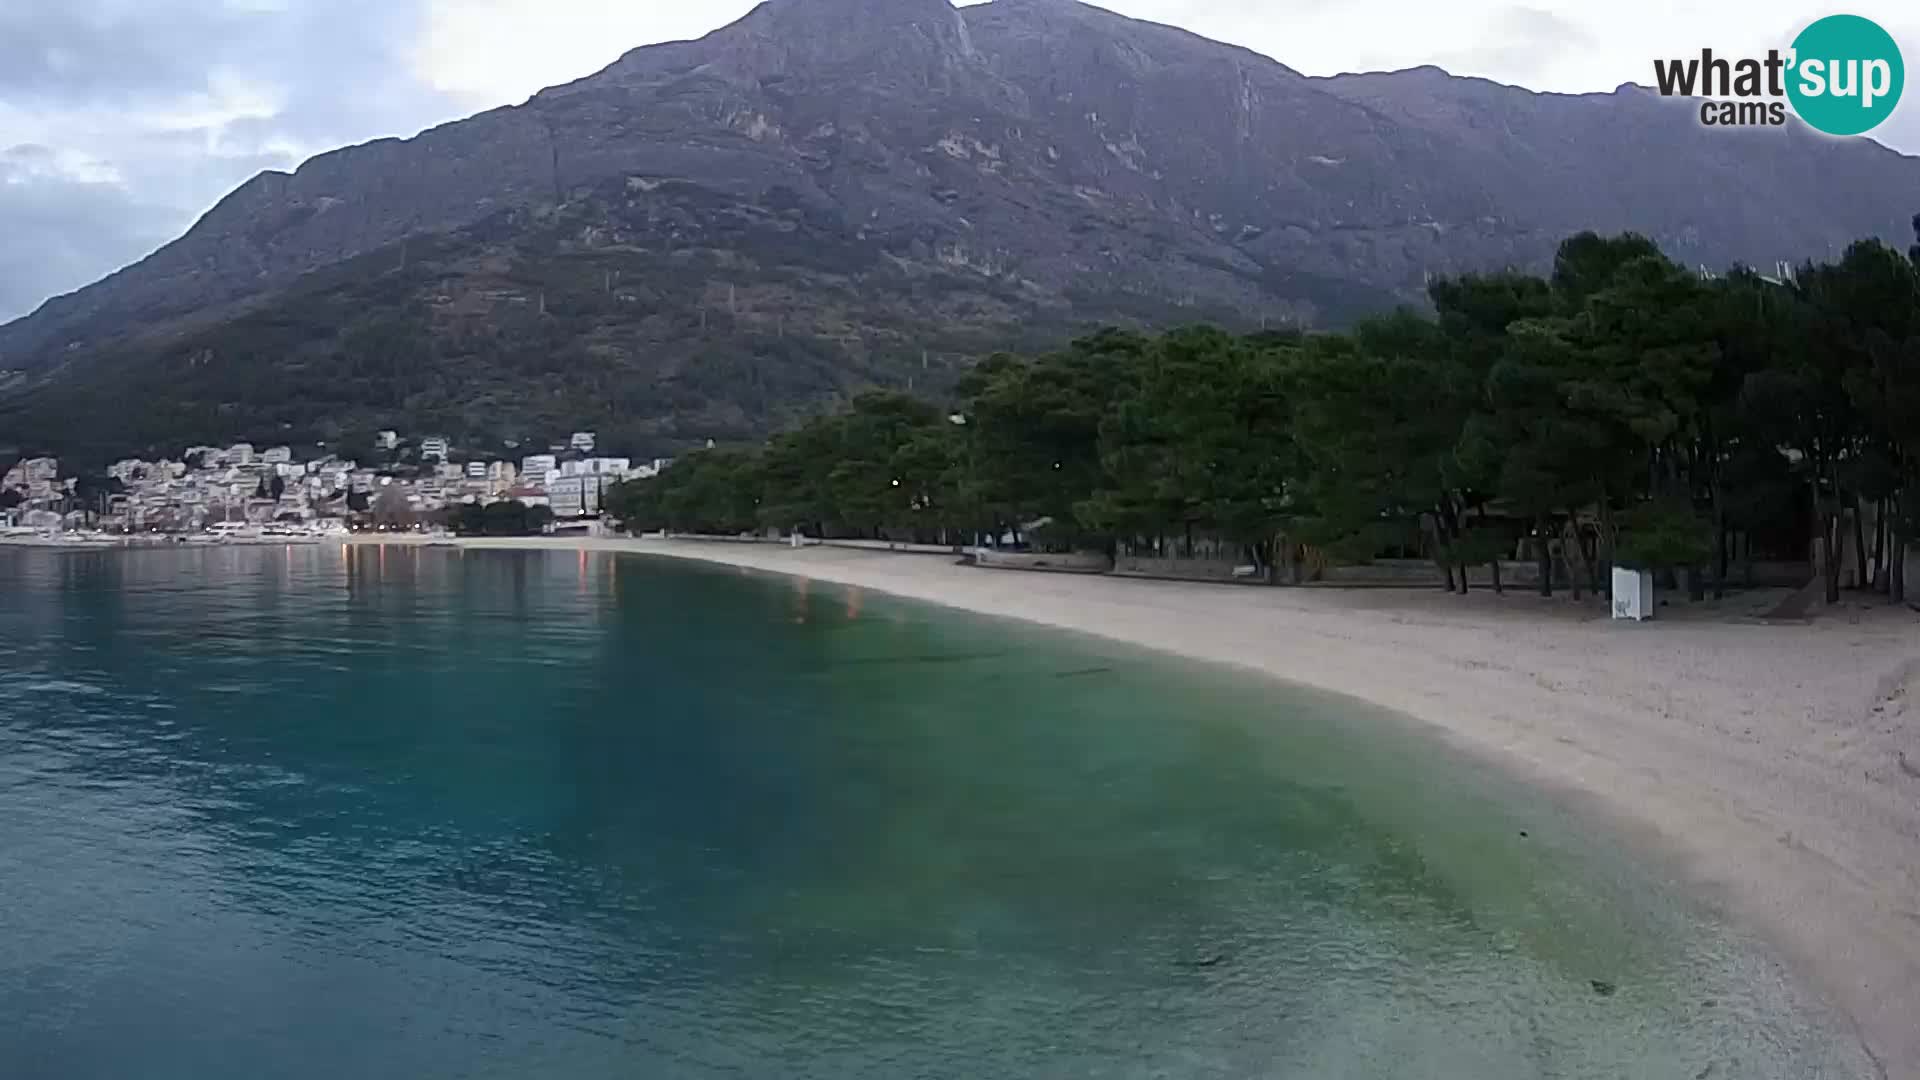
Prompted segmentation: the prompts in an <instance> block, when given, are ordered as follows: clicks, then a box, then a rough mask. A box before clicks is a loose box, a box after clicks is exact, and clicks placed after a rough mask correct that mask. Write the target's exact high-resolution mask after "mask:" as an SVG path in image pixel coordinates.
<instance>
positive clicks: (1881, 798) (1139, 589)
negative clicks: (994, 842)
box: [462, 539, 1920, 1080]
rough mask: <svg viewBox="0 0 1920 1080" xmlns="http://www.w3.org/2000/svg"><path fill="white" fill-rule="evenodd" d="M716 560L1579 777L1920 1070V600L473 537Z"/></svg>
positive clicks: (1863, 1029)
mask: <svg viewBox="0 0 1920 1080" xmlns="http://www.w3.org/2000/svg"><path fill="white" fill-rule="evenodd" d="M462 544H463V545H465V546H474V547H509V548H543V547H544V548H564V549H568V550H572V549H577V548H582V547H584V548H588V549H592V550H605V551H627V552H639V553H644V554H649V555H657V556H668V557H674V558H684V559H694V560H699V561H703V562H711V563H723V564H727V565H733V566H740V567H746V568H751V569H754V570H761V571H768V572H773V573H780V574H797V575H804V576H807V577H810V578H813V579H816V580H819V581H824V582H833V583H839V584H847V585H856V586H860V587H863V588H870V589H875V590H879V591H882V592H886V593H891V594H895V595H898V596H903V597H909V598H912V599H916V600H924V601H930V602H933V603H937V604H942V605H946V606H949V607H954V608H961V609H965V610H969V611H974V612H979V613H983V614H989V615H998V616H1005V617H1010V618H1016V619H1022V620H1027V621H1030V622H1035V623H1041V624H1045V625H1049V626H1054V627H1059V628H1063V629H1068V630H1074V631H1080V632H1084V633H1089V634H1095V635H1099V636H1102V637H1106V638H1110V639H1114V640H1118V641H1124V642H1127V643H1129V644H1134V645H1139V646H1143V647H1146V648H1151V649H1156V650H1162V651H1165V652H1169V653H1175V654H1179V655H1181V656H1186V657H1190V658H1195V659H1200V660H1208V661H1214V662H1219V663H1226V664H1231V665H1235V666H1238V667H1242V668H1247V669H1251V670H1253V671H1256V672H1260V673H1264V674H1266V675H1270V676H1274V677H1277V678H1281V679H1286V680H1290V681H1293V682H1297V683H1303V684H1306V685H1310V686H1314V687H1317V688H1320V689H1324V690H1329V691H1334V692H1337V693H1343V694H1347V695H1350V696H1352V697H1356V698H1359V699H1362V700H1364V701H1367V702H1370V703H1373V704H1375V705H1379V706H1383V707H1386V708H1390V709H1394V710H1398V711H1400V712H1403V713H1407V714H1410V715H1412V716H1414V717H1417V718H1419V719H1421V720H1423V721H1425V722H1427V723H1429V724H1432V725H1434V726H1436V727H1437V728H1439V729H1440V730H1441V731H1442V732H1443V733H1444V734H1445V735H1446V736H1447V737H1449V738H1450V739H1451V740H1453V741H1454V742H1456V743H1457V744H1458V745H1460V746H1462V747H1464V748H1466V749H1469V750H1472V751H1475V752H1479V753H1482V754H1484V755H1486V756H1488V757H1490V758H1492V759H1493V760H1495V761H1497V762H1500V763H1504V764H1506V765H1508V766H1511V767H1516V768H1518V769H1519V770H1520V771H1522V772H1523V773H1524V774H1525V775H1528V776H1530V777H1531V778H1533V779H1534V780H1536V781H1538V782H1541V783H1544V784H1546V785H1549V786H1551V787H1554V788H1557V789H1560V790H1562V791H1565V792H1568V793H1572V794H1574V795H1575V796H1576V797H1578V798H1579V799H1581V800H1582V801H1583V802H1585V803H1590V804H1591V805H1592V806H1593V807H1595V808H1596V809H1597V810H1599V811H1601V812H1604V813H1606V814H1608V815H1610V816H1611V817H1613V818H1614V819H1615V820H1617V821H1618V822H1619V823H1621V824H1622V825H1624V826H1625V827H1626V828H1627V829H1629V830H1630V831H1632V832H1633V833H1635V834H1639V835H1644V837H1645V838H1646V839H1647V840H1648V842H1649V843H1650V844H1655V845H1658V849H1659V854H1658V857H1660V858H1665V859H1667V860H1669V861H1670V862H1671V864H1672V867H1673V871H1674V873H1675V874H1676V875H1678V876H1679V877H1681V878H1682V879H1683V880H1686V881H1688V882H1689V883H1690V884H1692V885H1694V886H1695V887H1696V888H1697V889H1698V890H1699V892H1700V894H1701V895H1702V896H1703V897H1704V898H1705V899H1706V900H1707V902H1708V903H1710V904H1713V905H1715V906H1717V907H1718V908H1720V909H1721V910H1722V911H1723V912H1725V913H1726V914H1727V915H1728V916H1729V917H1731V918H1734V919H1737V920H1739V921H1742V922H1744V923H1747V924H1748V925H1751V926H1753V927H1754V928H1755V929H1757V930H1758V931H1759V932H1761V933H1762V934H1763V935H1764V936H1766V937H1767V938H1769V939H1770V940H1771V941H1773V942H1774V944H1775V946H1776V947H1777V948H1778V949H1779V950H1780V951H1781V953H1782V955H1783V956H1784V957H1785V959H1786V960H1787V961H1788V962H1789V963H1790V964H1791V965H1793V966H1795V967H1796V968H1798V969H1799V970H1800V971H1802V972H1803V973H1804V974H1805V975H1806V977H1807V978H1808V979H1809V981H1810V982H1811V983H1812V984H1813V985H1814V986H1815V987H1816V988H1817V989H1820V990H1822V991H1824V992H1825V993H1826V994H1827V996H1828V997H1829V998H1830V999H1831V1000H1832V1001H1833V1002H1834V1004H1835V1005H1836V1006H1837V1007H1838V1008H1839V1009H1841V1010H1842V1011H1843V1012H1844V1013H1845V1014H1846V1015H1847V1016H1848V1017H1849V1018H1851V1020H1852V1022H1853V1023H1854V1024H1855V1025H1856V1027H1857V1029H1858V1033H1859V1035H1860V1037H1861V1039H1862V1041H1863V1042H1864V1043H1865V1045H1866V1047H1867V1049H1868V1051H1869V1053H1870V1054H1871V1055H1872V1056H1873V1057H1874V1058H1875V1059H1876V1060H1877V1061H1878V1062H1879V1063H1880V1064H1881V1066H1882V1068H1883V1070H1884V1072H1885V1075H1887V1076H1890V1077H1896V1078H1916V1080H1920V729H1916V726H1915V725H1916V723H1917V722H1920V715H1916V710H1915V709H1914V705H1913V702H1914V698H1915V696H1916V694H1920V619H1916V617H1915V616H1914V615H1913V614H1912V613H1911V612H1895V611H1886V610H1859V611H1849V610H1846V609H1842V610H1838V611H1833V612H1829V613H1827V614H1826V615H1824V616H1823V617H1822V618H1820V619H1819V620H1817V621H1815V622H1812V623H1802V624H1788V625H1770V624H1765V623H1760V622H1757V621H1751V620H1742V619H1739V618H1735V617H1728V618H1720V619H1715V618H1700V617H1689V618H1682V619H1675V620H1673V621H1668V622H1655V623H1650V624H1643V625H1632V624H1623V623H1612V622H1608V621H1606V620H1604V619H1601V618H1598V617H1597V615H1596V612H1595V610H1594V609H1592V608H1590V607H1575V606H1573V605H1571V604H1567V603H1564V602H1554V601H1543V600H1541V599H1539V598H1538V597H1535V596H1530V595H1517V594H1510V595H1508V596H1506V597H1504V598H1501V597H1495V596H1492V595H1480V596H1475V597H1469V598H1460V597H1450V596H1447V595H1445V594H1442V593H1439V592H1423V591H1410V590H1409V591H1402V590H1389V591H1368V592H1349V591H1327V590H1302V589H1257V588H1233V587H1223V586H1213V585H1199V584H1184V583H1170V582H1149V581H1129V580H1115V579H1110V578H1104V577H1077V576H1067V575H1052V574H1036V573H1019V572H1008V571H989V570H979V569H974V568H971V567H966V566H961V565H957V564H956V563H955V562H954V561H951V560H948V559H944V558H940V557H937V556H923V555H921V556H917V555H891V554H886V553H877V552H867V551H851V550H845V549H829V548H807V549H802V550H793V549H790V548H786V547H780V546H774V545H752V544H737V545H736V544H725V543H701V542H685V541H660V540H539V539H535V540H502V541H463V542H462Z"/></svg>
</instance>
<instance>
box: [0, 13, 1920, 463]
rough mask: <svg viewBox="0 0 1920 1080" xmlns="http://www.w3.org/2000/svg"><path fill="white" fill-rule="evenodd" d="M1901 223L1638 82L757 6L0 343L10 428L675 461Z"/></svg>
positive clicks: (1103, 17)
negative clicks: (1048, 356)
mask: <svg viewBox="0 0 1920 1080" xmlns="http://www.w3.org/2000/svg"><path fill="white" fill-rule="evenodd" d="M1916 209H1920V160H1916V159H1912V158H1905V157H1902V156H1900V155H1897V154H1895V153H1893V152H1891V151H1889V150H1886V149H1885V148H1882V147H1880V146H1878V145H1877V144H1874V143H1871V142H1867V141H1864V140H1833V139H1827V138H1824V137H1821V136H1817V135H1813V134H1810V133H1807V132H1805V131H1804V130H1799V129H1793V130H1786V131H1782V130H1777V129H1775V130H1766V131H1753V132H1744V133H1741V132H1726V131H1712V130H1706V129H1702V128H1700V127H1699V126H1698V125H1697V123H1696V121H1695V118H1694V116H1693V113H1692V112H1691V110H1689V109H1687V108H1685V107H1676V105H1675V103H1673V102H1666V101H1662V100H1661V99H1659V98H1658V97H1656V96H1654V95H1651V94H1649V93H1647V92H1645V91H1641V90H1637V89H1634V88H1630V87H1629V88H1624V89H1622V90H1621V91H1618V92H1616V93H1613V94H1605V95H1584V96H1559V95H1542V94H1534V93H1531V92H1529V91H1526V90H1521V89H1517V88H1514V87H1506V86H1499V85H1496V84H1493V83H1489V82H1485V81H1482V80H1472V79H1456V78H1453V77H1450V76H1448V75H1446V74H1445V73H1444V72H1441V71H1439V70H1437V69H1433V68H1421V69H1415V70H1411V71H1402V72H1394V73H1390V74H1373V75H1353V76H1340V77H1336V78H1330V79H1323V78H1308V77H1305V76H1302V75H1300V74H1298V73H1296V72H1294V71H1292V70H1290V69H1288V68H1286V67H1284V66H1282V65H1280V64H1278V63H1275V62H1273V61H1271V60H1268V59H1266V58H1264V57H1261V56H1258V55H1256V54H1253V53H1250V52H1248V51H1246V50H1243V49H1238V48H1233V47H1230V46H1226V45H1222V44H1219V43H1216V42H1211V41H1208V40H1205V39H1203V38H1199V37H1196V36H1194V35H1192V34H1188V33H1185V32H1182V31H1179V30H1174V29H1171V28H1168V27H1163V26H1157V25H1153V24H1148V23H1142V22H1137V21H1133V20H1128V19H1125V18H1121V17H1119V16H1117V15H1113V14H1110V13H1107V12H1105V11H1102V10H1099V9H1096V8H1092V7H1087V6H1084V5H1081V4H1077V3H1073V2H1071V0H999V2H997V3H992V4H987V5H984V6H979V7H969V8H964V9H958V10H956V9H954V8H952V7H950V6H948V4H947V3H946V0H769V2H768V3H765V4H762V5H761V6H760V7H759V8H757V9H756V10H755V11H754V12H753V13H751V14H750V15H748V16H747V17H746V18H744V19H742V20H741V21H740V22H738V23H735V24H734V25H732V26H729V27H727V28H725V29H722V30H719V31H716V32H714V33H713V34H710V35H708V36H707V37H706V38H703V39H701V40H699V41H695V42H680V43H674V44H668V45H658V46H651V47H648V48H643V49H638V50H635V51H633V52H631V53H629V54H628V55H627V56H626V57H624V58H622V59H621V60H620V61H618V62H617V63H615V64H614V65H612V66H611V67H609V68H607V69H606V70H605V71H602V72H600V73H599V74H597V75H594V76H592V77H590V78H587V79H583V80H581V81H579V82H576V83H572V84H570V85H567V86H562V87H556V88H554V89H551V90H548V91H546V92H544V93H542V94H540V95H539V96H537V97H535V98H534V99H533V100H532V101H530V102H528V103H527V104H525V105H522V106H518V107H514V108H507V109H498V110H494V111H492V112H488V113H484V114H482V115H480V116H477V117H474V118H472V119H470V120H466V121H462V122H459V123H455V124H449V125H447V126H445V127H441V128H438V129H435V130H433V131H430V132H427V133H425V134H423V135H421V136H419V137H418V138H415V139H412V140H407V141H396V140H384V141H381V142H376V143H371V144H368V145H366V146H360V147H354V148H350V149H346V150H341V151H338V152H335V153H331V154H327V155H324V156H322V157H319V158H316V159H314V160H313V161H311V162H308V163H307V164H306V165H305V166H303V167H302V168H301V169H300V170H299V172H298V173H296V174H293V175H286V174H280V173H269V174H264V175H262V176H260V177H257V178H255V179H254V180H252V181H250V182H249V183H247V184H246V185H244V186H243V187H241V188H240V189H239V190H237V191H236V192H234V193H233V194H232V195H230V196H229V197H228V198H226V199H225V200H224V201H222V202H221V203H220V205H219V206H217V207H216V208H214V209H213V210H212V211H211V212H209V213H208V214H207V215H206V217H205V218H204V219H203V220H202V221H201V222H200V223H199V224H197V225H196V226H195V227H194V228H193V229H192V230H191V231H190V232H189V233H188V234H187V235H186V236H184V237H182V238H181V239H180V240H178V241H176V242H174V243H173V244H170V245H168V246H167V247H165V248H163V249H162V250H160V251H159V252H157V253H155V254H154V255H153V256H152V257H150V258H148V259H147V260H145V261H143V262H141V263H140V264H138V265H136V266H133V267H130V268H128V269H127V270H124V271H122V272H120V273H118V274H115V275H113V276H112V277H110V278H107V279H106V280H104V281H102V282H100V283H98V284H96V285H93V286H91V287H89V288H87V289H83V290H81V291H80V292H78V293H75V294H73V295H71V296H66V297H61V298H59V299H57V300H53V301H50V302H49V303H48V304H46V305H45V306H44V307H43V308H42V309H41V310H40V311H38V312H36V313H34V314H33V315H31V316H29V317H27V318H25V319H21V320H19V321H17V322H14V323H12V324H10V325H8V326H5V327H0V372H10V373H11V374H0V432H4V433H5V434H6V436H7V437H8V439H9V440H10V441H11V440H13V439H16V438H17V439H18V440H20V441H21V442H22V443H23V444H26V445H33V446H41V445H44V446H47V447H49V448H53V449H63V448H64V449H69V450H72V449H86V450H91V451H97V452H101V453H105V452H117V451H119V450H123V449H138V448H142V447H146V446H148V445H149V444H158V445H160V446H165V445H170V444H174V443H178V442H181V441H184V440H186V439H189V438H195V439H198V438H205V439H213V438H227V437H233V436H251V437H256V438H261V439H267V438H295V437H299V438H305V437H315V438H324V437H328V436H333V435H338V434H341V433H342V432H345V431H349V430H354V429H366V428H371V427H379V426H405V427H407V428H409V429H418V428H420V427H423V426H430V427H436V428H445V429H447V430H450V431H453V432H456V433H459V432H469V433H474V434H488V435H506V436H512V435H516V434H541V433H549V432H553V431H558V430H570V429H571V428H572V427H575V426H579V425H582V424H590V425H597V426H598V427H600V428H601V429H603V430H607V431H614V432H617V433H619V437H620V438H621V440H622V442H623V444H626V445H629V446H630V448H632V449H636V450H643V449H653V448H658V449H661V450H669V449H672V448H673V447H675V446H678V445H682V444H685V443H687V442H691V441H703V440H705V439H707V438H710V437H711V438H719V439H730V438H737V437H748V436H753V435H758V434H761V433H763V432H765V431H766V430H767V429H768V428H769V427H770V426H773V425H777V424H779V423H782V422H783V421H784V420H785V419H786V418H788V417H790V416H791V415H793V414H795V413H796V412H799V411H803V410H807V409H811V408H814V407H817V406H818V405H819V404H820V403H821V402H822V401H823V400H826V399H830V398H834V397H837V396H842V395H844V394H846V393H847V392H849V391H851V390H853V389H855V388H858V387H862V386H868V385H875V384H880V385H888V386H899V387H907V386H911V387H913V388H915V389H937V388H939V387H941V386H942V385H944V384H945V383H947V382H949V381H951V379H952V378H953V377H954V376H955V374H956V372H957V371H959V370H961V369H962V368H964V366H965V365H966V364H967V363H969V362H970V361H971V360H972V359H973V358H976V357H978V356H979V355H981V354H982V353H985V352H988V351H991V350H994V349H999V348H1009V347H1038V346H1041V345H1045V344H1048V343H1052V342H1058V341H1060V340H1063V339H1065V338H1067V337H1069V336H1071V335H1073V334H1075V333H1077V332H1079V331H1081V330H1084V329H1085V328H1088V327H1091V326H1095V325H1098V324H1102V323H1110V322H1121V323H1135V324H1168V323H1177V322H1191V321H1200V320H1213V321H1219V322H1223V323H1227V324H1230V325H1237V326H1257V325H1260V324H1261V323H1263V322H1265V323H1269V324H1271V323H1276V322H1281V321H1291V322H1299V323H1306V324H1328V323H1337V322H1340V321H1343V320H1346V319H1350V318H1351V317H1353V316H1354V315H1356V314H1359V313H1362V312H1366V311H1371V310H1377V309H1380V308H1383V307H1387V306H1391V305H1392V304H1394V303H1397V302H1403V301H1408V300H1417V299H1418V297H1419V295H1420V292H1421V287H1422V284H1423V282H1424V280H1425V278H1426V276H1427V275H1428V274H1430V273H1436V272H1451V271H1458V270H1462V269H1474V268H1490V267H1498V266H1505V265H1523V266H1531V267H1538V266H1541V265H1544V263H1545V261H1546V260H1547V259H1548V257H1549V256H1550V254H1551V252H1552V250H1553V247H1554V245H1555V244H1556V243H1557V242H1558V241H1559V240H1560V239H1562V238H1563V237H1565V236H1566V235H1568V234H1570V233H1573V232H1576V231H1579V230H1581V229H1586V228H1593V229H1598V230H1602V231H1614V230H1622V229H1634V230H1637V231H1640V232H1644V233H1647V234H1648V235H1650V236H1652V237H1654V238H1655V239H1656V240H1657V241H1659V243H1660V244H1661V245H1662V246H1663V247H1664V248H1665V249H1666V250H1667V251H1668V253H1669V254H1671V255H1672V256H1674V257H1675V258H1677V259H1679V260H1681V261H1683V262H1687V263H1698V264H1704V265H1708V266H1714V267H1720V266H1724V265H1727V264H1729V263H1731V262H1735V261H1743V262H1749V263H1754V264H1758V265H1763V266H1770V265H1772V263H1774V262H1775V261H1776V260H1781V259H1797V258H1803V257H1809V256H1813V257H1823V256H1827V255H1830V254H1833V253H1836V252H1838V251H1839V250H1840V249H1841V248H1842V247H1844V245H1845V244H1846V243H1847V242H1849V241H1851V240H1853V239H1855V238H1857V237H1861V236H1870V235H1877V236H1883V237H1888V238H1890V239H1898V238H1902V237H1904V236H1905V233H1906V222H1907V220H1908V218H1909V217H1910V216H1911V214H1912V213H1913V211H1914V210H1916Z"/></svg>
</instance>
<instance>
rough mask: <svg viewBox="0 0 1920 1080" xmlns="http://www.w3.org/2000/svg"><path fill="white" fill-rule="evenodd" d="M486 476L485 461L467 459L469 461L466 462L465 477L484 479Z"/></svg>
mask: <svg viewBox="0 0 1920 1080" xmlns="http://www.w3.org/2000/svg"><path fill="white" fill-rule="evenodd" d="M486 478H487V463H486V462H484V461H469V462H467V479H469V480H485V479H486Z"/></svg>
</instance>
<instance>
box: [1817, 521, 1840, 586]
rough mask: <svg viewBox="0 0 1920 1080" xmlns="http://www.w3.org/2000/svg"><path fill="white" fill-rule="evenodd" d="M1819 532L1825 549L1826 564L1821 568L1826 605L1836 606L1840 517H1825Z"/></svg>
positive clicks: (1838, 583) (1838, 584)
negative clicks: (1825, 589) (1824, 580)
mask: <svg viewBox="0 0 1920 1080" xmlns="http://www.w3.org/2000/svg"><path fill="white" fill-rule="evenodd" d="M1820 532H1821V542H1822V543H1823V544H1824V545H1825V546H1826V549H1827V551H1826V556H1827V564H1826V566H1825V567H1824V568H1823V569H1824V570H1825V572H1826V578H1827V603H1829V604H1837V603H1839V602H1840V515H1839V514H1837V513H1833V514H1828V515H1826V521H1825V522H1824V523H1822V525H1821V527H1820Z"/></svg>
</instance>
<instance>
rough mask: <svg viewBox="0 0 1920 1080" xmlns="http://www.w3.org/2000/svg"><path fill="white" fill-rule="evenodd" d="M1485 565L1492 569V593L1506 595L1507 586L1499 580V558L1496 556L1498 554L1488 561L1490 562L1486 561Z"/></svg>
mask: <svg viewBox="0 0 1920 1080" xmlns="http://www.w3.org/2000/svg"><path fill="white" fill-rule="evenodd" d="M1487 566H1488V568H1490V569H1491V570H1492V571H1493V594H1494V595H1495V596H1505V595H1507V587H1506V585H1505V584H1503V583H1502V582H1501V580H1500V559H1499V557H1498V556H1496V557H1495V558H1494V560H1493V561H1492V562H1490V563H1488V564H1487Z"/></svg>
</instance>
